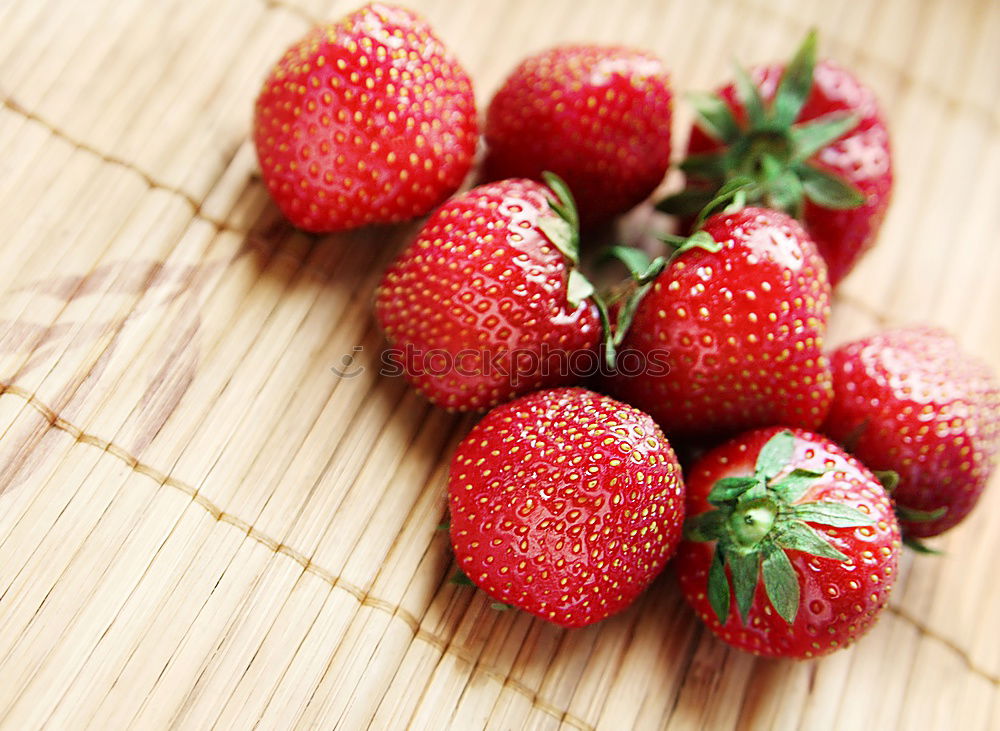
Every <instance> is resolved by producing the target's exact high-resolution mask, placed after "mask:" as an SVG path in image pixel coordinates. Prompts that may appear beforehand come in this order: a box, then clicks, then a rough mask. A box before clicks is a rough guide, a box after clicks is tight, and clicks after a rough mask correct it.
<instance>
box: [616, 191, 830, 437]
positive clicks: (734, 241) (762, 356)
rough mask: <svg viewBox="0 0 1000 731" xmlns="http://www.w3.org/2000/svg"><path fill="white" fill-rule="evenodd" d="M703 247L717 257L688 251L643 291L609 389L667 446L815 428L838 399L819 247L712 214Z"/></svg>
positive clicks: (699, 249)
mask: <svg viewBox="0 0 1000 731" xmlns="http://www.w3.org/2000/svg"><path fill="white" fill-rule="evenodd" d="M701 238H705V239H706V240H707V241H709V242H710V243H711V242H714V246H712V247H710V248H713V249H715V250H708V249H706V248H704V247H703V246H694V247H691V248H688V249H687V250H686V251H683V252H682V253H680V254H679V255H677V256H675V257H674V258H672V259H671V260H670V261H669V263H667V264H666V267H665V269H663V270H662V272H661V273H660V274H658V275H656V276H655V279H653V280H652V282H651V284H649V285H647V286H646V287H645V288H644V290H645V291H643V290H640V292H639V295H640V296H641V299H640V300H639V302H638V305H637V306H636V309H635V313H634V316H633V317H632V318H631V326H630V327H628V329H627V331H626V332H625V334H624V336H623V339H622V341H621V353H620V355H619V371H618V373H616V374H614V375H613V376H612V378H611V379H610V381H609V388H610V389H611V391H612V392H613V393H614V394H615V395H616V396H618V397H619V398H622V399H624V400H625V401H628V402H629V403H632V404H635V405H637V406H639V407H640V408H643V409H645V410H647V411H649V413H650V414H652V416H653V418H655V419H656V420H657V422H659V424H660V426H661V427H662V428H663V430H664V431H665V432H666V433H667V435H668V436H669V437H670V438H671V439H674V438H681V437H684V438H687V437H694V438H698V437H706V436H711V437H714V436H717V435H719V434H725V433H733V432H736V431H741V430H744V429H750V428H754V427H760V426H768V425H771V424H787V425H790V426H801V427H807V428H817V427H819V425H820V424H821V423H822V422H823V418H824V417H825V416H826V411H827V408H828V406H829V403H830V398H831V396H832V388H831V385H830V367H829V364H828V362H827V360H826V358H825V356H824V355H823V352H822V350H823V338H824V336H825V334H826V321H827V316H828V314H829V300H830V285H829V283H828V282H827V278H826V267H825V265H824V264H823V260H822V258H820V256H819V254H818V253H817V252H816V247H815V245H814V244H813V243H812V241H811V240H810V239H809V238H808V236H806V234H805V232H804V231H803V230H802V227H801V226H800V225H799V224H798V223H797V222H796V221H795V220H794V219H792V218H790V217H788V216H787V215H785V214H784V213H780V212H777V211H770V210H766V209H762V208H745V209H743V210H740V211H738V212H736V213H720V214H716V215H714V216H712V217H710V218H709V219H708V220H707V221H706V222H705V224H704V228H703V231H701V232H699V233H698V234H696V235H695V237H694V238H693V239H692V241H694V240H697V239H701ZM653 271H654V272H655V268H654V269H653ZM642 295H644V296H642ZM632 359H635V360H637V361H638V362H640V363H643V364H646V365H645V366H644V367H641V368H633V367H631V366H630V360H632ZM661 361H664V362H665V363H666V366H667V367H666V368H664V367H660V366H659V363H660V362H661ZM651 366H655V367H651ZM633 371H634V372H633Z"/></svg>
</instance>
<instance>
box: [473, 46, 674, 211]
mask: <svg viewBox="0 0 1000 731" xmlns="http://www.w3.org/2000/svg"><path fill="white" fill-rule="evenodd" d="M671 101H672V96H671V91H670V80H669V77H668V75H667V71H666V68H665V67H664V65H663V63H662V61H660V60H659V59H658V58H656V57H655V56H653V55H652V54H649V53H644V52H642V51H636V50H632V49H628V48H621V47H615V46H596V45H585V46H561V47H557V48H553V49H550V50H548V51H544V52H542V53H539V54H538V55H535V56H532V57H530V58H528V59H526V60H525V61H523V62H522V63H521V65H520V66H518V67H517V68H516V69H515V70H514V71H513V73H511V75H510V76H509V77H508V78H507V80H506V81H505V82H504V84H503V86H502V87H501V89H500V90H499V91H498V92H497V94H496V96H495V97H494V98H493V101H492V102H491V103H490V106H489V110H488V112H487V115H486V129H485V137H486V143H487V147H488V154H487V158H486V161H485V163H484V168H485V173H484V174H485V176H486V177H487V178H488V179H490V180H497V179H501V178H512V177H525V178H534V179H536V180H539V179H541V174H542V172H543V171H545V170H551V171H552V172H554V173H556V174H557V175H559V176H560V177H562V178H563V179H564V180H565V181H566V183H567V185H569V188H570V190H571V191H573V196H574V197H575V198H576V202H577V206H578V208H579V210H580V218H581V220H582V221H583V223H584V225H585V226H589V225H592V224H597V223H601V222H603V221H606V220H607V219H609V218H611V217H613V216H616V215H618V214H620V213H624V212H625V211H627V210H629V209H630V208H632V207H633V206H635V205H636V204H638V203H641V202H642V201H643V200H645V199H646V197H648V196H649V194H650V193H652V192H653V191H654V190H655V189H656V187H657V186H658V185H659V184H660V182H661V181H662V180H663V177H664V175H665V174H666V171H667V166H668V165H669V163H670V119H671Z"/></svg>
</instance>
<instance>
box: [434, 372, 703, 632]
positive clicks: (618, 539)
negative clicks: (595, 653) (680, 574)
mask: <svg viewBox="0 0 1000 731" xmlns="http://www.w3.org/2000/svg"><path fill="white" fill-rule="evenodd" d="M448 504H449V507H450V509H451V542H452V546H453V547H454V549H455V557H456V559H457V561H458V565H459V567H460V568H461V570H462V571H463V572H465V575H466V576H468V577H469V578H470V579H471V580H472V581H473V582H474V583H475V584H477V585H478V586H479V587H480V588H482V589H483V590H484V591H485V592H486V593H488V594H489V595H490V596H492V597H493V598H494V599H497V600H498V601H501V602H504V603H506V604H511V605H513V606H516V607H519V608H521V609H523V610H525V611H527V612H531V613H532V614H536V615H538V616H539V617H542V618H544V619H547V620H549V621H551V622H555V623H556V624H559V625H562V626H564V627H581V626H583V625H586V624H591V623H592V622H597V621H599V620H601V619H604V618H605V617H607V616H609V615H611V614H614V613H615V612H618V611H620V610H621V609H624V608H625V607H627V606H628V605H629V604H631V603H632V602H633V601H634V600H635V598H636V597H637V596H638V595H639V594H640V593H642V591H643V590H644V589H645V588H646V587H647V586H648V585H649V584H650V582H652V580H653V579H654V578H656V575H657V574H658V573H659V572H660V570H661V569H662V568H663V567H664V565H665V564H666V562H667V561H668V559H669V558H670V557H671V556H672V555H673V553H674V549H675V548H676V547H677V542H678V541H679V540H680V532H681V525H682V523H683V520H684V483H683V481H682V478H681V470H680V467H679V465H678V464H677V460H676V458H675V457H674V453H673V450H671V448H670V444H669V443H668V442H667V440H666V439H665V438H664V436H663V434H662V433H661V432H660V430H659V428H657V426H656V423H655V422H654V421H653V420H652V419H651V418H650V417H649V416H647V415H646V414H644V413H643V412H641V411H639V410H638V409H634V408H632V407H631V406H628V405H627V404H623V403H620V402H618V401H615V400H614V399H611V398H608V397H607V396H600V395H598V394H596V393H593V392H592V391H587V390H585V389H582V388H559V389H552V390H547V391H538V392H535V393H532V394H529V395H527V396H523V397H521V398H519V399H517V400H516V401H512V402H510V403H508V404H505V405H503V406H500V407H498V408H496V409H494V410H493V411H491V412H490V413H488V414H487V415H486V416H485V417H484V418H483V420H482V421H480V422H479V423H478V424H477V425H476V426H475V428H474V429H473V430H472V432H471V433H470V434H469V435H468V436H467V437H466V438H465V440H464V441H462V443H461V444H460V445H459V446H458V450H457V451H456V453H455V456H454V458H453V459H452V463H451V476H450V480H449V482H448Z"/></svg>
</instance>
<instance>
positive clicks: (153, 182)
mask: <svg viewBox="0 0 1000 731" xmlns="http://www.w3.org/2000/svg"><path fill="white" fill-rule="evenodd" d="M0 105H2V106H4V107H6V108H7V109H9V110H10V111H12V112H14V113H15V114H18V115H19V116H21V117H23V118H24V119H27V120H29V121H31V122H34V123H35V124H37V125H39V126H41V127H42V128H44V129H45V130H46V131H47V132H48V133H49V134H51V135H52V136H53V137H58V138H59V139H61V140H63V141H64V142H67V143H69V145H70V146H72V147H73V148H74V149H76V150H79V151H81V152H85V153H87V154H88V155H93V156H94V157H96V158H97V159H99V160H101V161H103V162H105V163H107V164H109V165H114V166H115V167H120V168H123V169H125V170H128V171H129V172H131V173H134V174H135V175H138V176H139V177H140V178H141V179H142V181H143V182H144V183H145V184H146V185H147V186H148V187H149V188H150V189H152V190H162V191H163V192H165V193H169V194H171V195H174V196H176V197H178V198H180V199H181V200H183V201H184V202H185V203H187V204H188V206H190V207H191V212H192V215H193V216H194V218H197V219H199V220H201V221H204V222H205V223H208V224H210V225H211V226H214V227H215V228H216V229H217V230H219V231H232V232H234V233H242V234H247V233H249V230H244V229H242V228H238V227H236V226H233V225H231V224H229V223H227V222H226V221H222V220H220V219H218V218H215V217H213V216H209V215H208V214H206V213H204V212H203V211H202V208H201V207H202V204H201V203H200V202H199V201H198V200H197V199H196V198H195V197H194V196H193V195H191V194H190V193H188V192H187V191H185V190H182V189H181V188H177V187H175V186H172V185H168V184H167V183H164V182H162V181H161V180H158V179H157V178H156V176H154V175H153V174H152V173H149V172H147V171H145V170H143V169H142V168H140V167H137V166H136V165H135V163H132V162H129V161H128V160H125V159H124V158H121V157H118V156H117V155H113V154H111V153H107V152H104V151H102V150H100V149H98V148H97V147H95V146H93V145H91V144H90V143H88V142H84V141H82V140H79V139H77V138H76V137H74V136H73V135H71V134H69V133H68V132H64V131H63V130H61V129H59V128H58V127H57V126H56V125H54V124H53V123H51V122H49V121H48V120H47V119H44V118H43V117H40V116H39V115H38V114H37V113H35V112H33V111H31V110H30V109H28V108H27V107H25V106H24V105H23V104H21V103H20V102H18V101H17V100H16V99H14V97H13V96H10V95H4V96H2V97H0ZM241 144H242V143H241Z"/></svg>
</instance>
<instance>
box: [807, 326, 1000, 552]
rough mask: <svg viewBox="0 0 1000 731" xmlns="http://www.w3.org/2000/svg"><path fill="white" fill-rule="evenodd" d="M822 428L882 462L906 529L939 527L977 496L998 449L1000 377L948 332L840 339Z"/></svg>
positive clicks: (926, 532)
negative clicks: (894, 479)
mask: <svg viewBox="0 0 1000 731" xmlns="http://www.w3.org/2000/svg"><path fill="white" fill-rule="evenodd" d="M831 361H832V365H833V386H834V398H833V405H832V407H831V409H830V413H829V415H828V416H827V420H826V424H825V425H824V426H823V431H824V432H825V433H826V434H828V435H830V436H831V437H833V438H834V439H836V440H838V441H839V442H841V443H842V444H844V445H845V446H846V447H847V448H848V449H849V450H850V451H851V452H852V453H853V454H854V455H856V456H857V457H858V459H860V460H862V461H863V462H864V463H865V464H866V465H868V466H869V467H871V468H872V469H876V470H892V471H894V472H896V473H897V474H898V476H899V484H898V485H897V487H896V488H895V490H894V492H893V497H894V498H895V500H896V504H897V508H898V510H899V514H900V519H901V522H902V525H903V528H904V530H905V532H906V533H907V534H908V535H910V536H917V537H925V536H933V535H937V534H939V533H942V532H943V531H946V530H948V529H949V528H951V527H953V526H955V525H957V524H958V523H959V522H960V521H961V520H962V519H963V518H965V516H966V515H968V513H969V511H971V510H972V508H973V507H974V506H975V504H976V501H977V500H978V499H979V495H980V494H981V493H982V491H983V488H984V487H985V486H986V483H987V481H988V480H989V476H990V472H991V470H992V468H993V464H994V460H995V457H996V454H997V451H998V450H1000V384H998V382H997V379H996V377H995V376H994V375H993V373H992V372H991V370H990V368H989V367H988V366H987V365H986V364H985V363H982V362H980V361H979V360H976V359H974V358H972V357H970V356H969V355H967V354H966V353H964V352H963V351H962V349H961V347H960V346H959V344H958V343H957V342H956V341H955V339H954V338H952V337H951V336H950V335H948V334H947V333H945V332H943V331H941V330H937V329H932V328H927V327H907V328H899V329H895V330H889V331H887V332H883V333H880V334H878V335H874V336H872V337H868V338H864V339H862V340H858V341H856V342H852V343H848V344H846V345H843V346H841V347H840V348H838V349H837V350H836V351H835V352H834V353H833V355H832V357H831Z"/></svg>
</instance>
